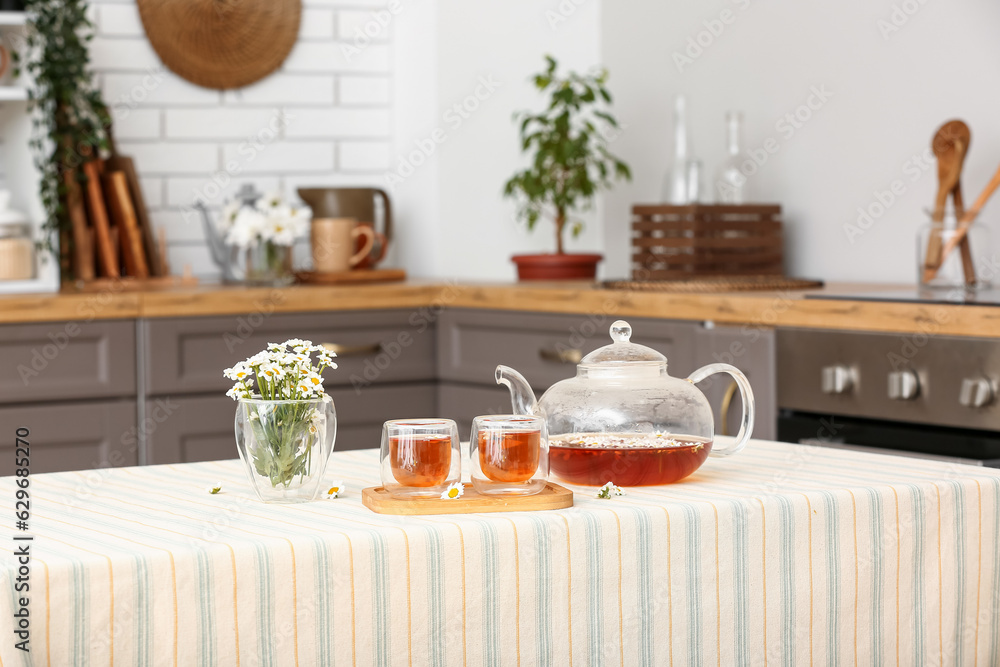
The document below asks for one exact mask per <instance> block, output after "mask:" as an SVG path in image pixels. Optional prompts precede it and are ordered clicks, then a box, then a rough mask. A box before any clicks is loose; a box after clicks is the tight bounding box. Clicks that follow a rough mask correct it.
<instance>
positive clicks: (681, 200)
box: [662, 95, 688, 205]
mask: <svg viewBox="0 0 1000 667" xmlns="http://www.w3.org/2000/svg"><path fill="white" fill-rule="evenodd" d="M686 107H687V103H686V102H685V100H684V96H683V95H678V96H677V97H676V98H675V100H674V160H673V166H672V167H671V168H670V170H668V171H667V175H666V177H665V178H664V179H663V193H662V197H663V201H665V202H668V203H670V204H675V205H680V204H686V203H688V186H687V169H688V145H687V143H688V142H687V138H688V137H687V109H686Z"/></svg>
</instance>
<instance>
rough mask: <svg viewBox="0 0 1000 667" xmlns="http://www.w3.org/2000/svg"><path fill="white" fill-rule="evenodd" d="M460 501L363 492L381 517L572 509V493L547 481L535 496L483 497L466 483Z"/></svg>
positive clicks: (373, 490) (370, 489)
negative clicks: (387, 515)
mask: <svg viewBox="0 0 1000 667" xmlns="http://www.w3.org/2000/svg"><path fill="white" fill-rule="evenodd" d="M464 486H465V493H463V494H462V497H461V498H455V499H452V500H442V499H441V498H413V499H406V500H404V499H401V498H393V497H392V496H391V495H389V492H388V491H386V490H385V487H381V486H370V487H368V488H367V489H365V490H364V491H362V492H361V502H362V503H363V504H364V506H365V507H367V508H368V509H370V510H371V511H372V512H376V513H378V514H408V515H414V514H478V513H482V512H535V511H539V510H559V509H565V508H567V507H572V506H573V492H572V491H570V490H569V489H567V488H564V487H562V486H559V485H558V484H553V483H552V482H548V483H547V484H546V485H545V488H544V489H542V490H541V491H540V492H539V493H536V494H535V495H533V496H484V495H481V494H480V493H478V492H477V491H476V490H475V489H474V488H473V487H472V485H471V484H465V485H464Z"/></svg>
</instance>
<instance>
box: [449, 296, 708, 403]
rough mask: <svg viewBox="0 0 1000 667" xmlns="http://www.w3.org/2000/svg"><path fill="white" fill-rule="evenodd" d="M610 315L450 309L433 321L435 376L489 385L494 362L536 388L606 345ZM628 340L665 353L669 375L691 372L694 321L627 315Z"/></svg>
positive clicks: (571, 371)
mask: <svg viewBox="0 0 1000 667" xmlns="http://www.w3.org/2000/svg"><path fill="white" fill-rule="evenodd" d="M616 319H618V317H616V316H615V315H613V314H600V313H599V314H590V315H586V314H584V315H544V314H538V313H522V312H516V311H515V312H506V311H486V310H449V311H445V312H444V313H443V314H442V315H441V319H440V320H439V321H438V358H437V359H438V377H439V378H440V379H442V380H446V381H452V382H469V383H474V384H480V385H491V384H493V383H494V382H495V381H496V380H495V375H496V374H495V371H496V367H497V364H504V365H505V366H510V367H512V368H514V369H515V370H517V371H519V372H520V373H522V374H523V375H524V376H525V377H526V378H527V380H528V382H530V383H531V385H532V386H533V387H535V389H536V390H539V389H546V388H548V387H549V386H551V385H552V384H554V383H556V382H558V381H559V380H562V379H565V378H567V377H571V376H573V375H575V374H576V363H577V361H579V358H580V357H581V356H583V355H585V354H587V353H588V352H591V351H592V350H595V349H597V348H598V347H602V346H604V345H608V344H610V343H611V336H610V334H609V329H610V327H611V323H612V322H614V321H615V320H616ZM628 321H629V323H630V324H631V325H632V331H633V336H632V341H633V342H635V343H641V344H642V345H647V346H649V347H652V348H654V349H656V350H657V351H659V352H661V353H663V354H664V355H666V357H667V359H668V364H669V369H670V373H671V375H680V376H684V375H687V374H688V373H690V372H691V371H692V370H694V366H693V363H692V361H693V357H694V345H695V341H694V339H695V336H696V334H697V331H698V330H699V328H700V327H699V325H697V324H694V323H691V322H673V321H666V320H654V319H643V318H629V320H628Z"/></svg>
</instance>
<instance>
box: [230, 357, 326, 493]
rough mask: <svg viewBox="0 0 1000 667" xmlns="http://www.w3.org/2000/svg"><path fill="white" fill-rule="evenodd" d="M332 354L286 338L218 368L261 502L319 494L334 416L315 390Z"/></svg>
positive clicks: (242, 455) (320, 391)
mask: <svg viewBox="0 0 1000 667" xmlns="http://www.w3.org/2000/svg"><path fill="white" fill-rule="evenodd" d="M313 352H318V354H317V361H316V363H315V364H314V363H313V360H312V353H313ZM333 356H334V355H333V354H332V353H330V352H328V351H327V350H326V349H325V348H323V346H321V345H313V344H312V343H311V342H310V341H307V340H300V339H297V338H293V339H292V340H288V341H285V342H284V343H269V344H268V346H267V349H266V350H264V351H262V352H259V353H257V354H255V355H254V356H252V357H250V358H249V359H247V360H246V361H241V362H240V363H238V364H236V365H235V366H233V367H232V368H227V369H226V370H225V371H224V372H223V375H225V376H226V377H227V378H228V379H230V380H232V381H233V382H235V384H234V385H233V388H232V389H230V390H229V391H228V392H227V393H226V395H227V396H229V397H231V398H232V399H233V400H235V401H237V402H238V405H237V407H236V447H237V449H238V450H239V453H240V459H242V460H243V464H244V467H245V468H246V473H247V478H248V479H249V480H250V484H251V486H253V490H254V492H255V493H256V494H257V497H258V498H260V499H261V500H263V501H264V502H277V503H295V502H308V501H310V500H313V499H315V498H316V495H317V494H318V493H319V489H320V482H322V480H323V474H324V472H325V471H326V464H327V462H328V461H329V459H330V454H332V453H333V443H334V440H335V438H336V435H337V413H336V411H335V409H334V406H333V400H332V399H331V398H330V396H329V395H328V394H327V393H326V391H324V389H323V371H324V370H325V369H327V368H336V367H337V364H335V363H333V359H332V357H333Z"/></svg>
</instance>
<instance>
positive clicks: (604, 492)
mask: <svg viewBox="0 0 1000 667" xmlns="http://www.w3.org/2000/svg"><path fill="white" fill-rule="evenodd" d="M624 495H625V492H624V491H622V487H620V486H618V485H616V484H615V483H614V482H608V483H607V484H605V485H604V486H602V487H601V488H600V489H598V490H597V497H598V498H601V499H603V500H610V499H611V498H612V497H614V496H624Z"/></svg>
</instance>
